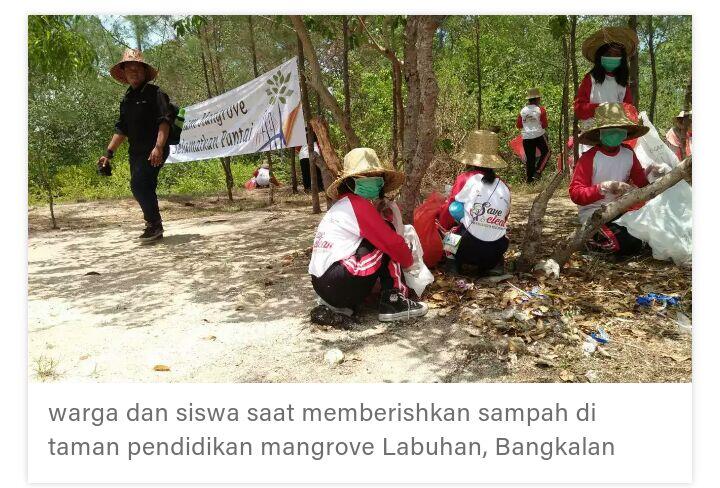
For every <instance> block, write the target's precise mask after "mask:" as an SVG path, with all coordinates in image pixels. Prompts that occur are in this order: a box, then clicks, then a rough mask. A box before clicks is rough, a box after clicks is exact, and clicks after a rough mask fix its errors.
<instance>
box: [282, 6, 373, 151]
mask: <svg viewBox="0 0 720 488" xmlns="http://www.w3.org/2000/svg"><path fill="white" fill-rule="evenodd" d="M290 20H291V21H292V23H293V26H294V27H295V32H297V35H298V38H299V39H300V42H301V43H302V45H303V52H304V54H305V56H307V61H308V66H309V68H310V73H309V77H308V79H307V82H308V83H309V84H310V86H311V87H312V88H313V90H315V92H316V93H317V94H318V96H319V97H320V99H321V100H322V104H323V105H324V106H325V107H326V108H327V109H328V110H330V112H331V113H332V115H333V117H334V118H335V120H336V121H337V123H338V125H339V126H340V129H341V130H342V131H343V134H344V135H345V139H346V140H347V144H348V147H350V148H355V147H360V139H359V138H358V136H357V134H355V131H354V130H353V129H352V127H351V126H350V119H349V118H348V117H346V116H345V113H344V112H343V110H342V109H341V108H340V105H339V104H338V102H337V100H336V99H335V97H334V96H333V95H332V93H330V91H329V90H328V89H327V87H326V86H325V84H324V83H323V81H322V70H321V68H320V62H319V61H318V59H317V54H316V53H315V47H314V46H313V44H312V40H311V39H310V33H309V32H308V30H307V28H306V27H305V23H304V22H303V20H302V16H301V15H291V16H290Z"/></svg>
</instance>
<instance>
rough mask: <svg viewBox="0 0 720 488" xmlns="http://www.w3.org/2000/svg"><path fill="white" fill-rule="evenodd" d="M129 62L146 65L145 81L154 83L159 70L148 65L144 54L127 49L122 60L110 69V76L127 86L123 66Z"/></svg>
mask: <svg viewBox="0 0 720 488" xmlns="http://www.w3.org/2000/svg"><path fill="white" fill-rule="evenodd" d="M129 61H134V62H136V63H142V64H144V65H145V70H146V71H147V78H146V79H145V81H152V80H154V79H155V78H156V77H157V75H158V70H157V68H155V67H153V66H151V65H150V64H148V63H147V62H146V61H145V58H144V57H143V53H142V52H140V51H138V50H137V49H126V50H125V52H124V53H123V57H122V59H121V60H120V61H119V62H118V63H116V64H115V65H114V66H113V67H112V68H110V76H112V77H113V78H115V79H116V80H117V81H119V82H120V83H124V84H126V85H127V84H128V80H127V78H125V71H124V70H123V66H124V65H125V63H127V62H129Z"/></svg>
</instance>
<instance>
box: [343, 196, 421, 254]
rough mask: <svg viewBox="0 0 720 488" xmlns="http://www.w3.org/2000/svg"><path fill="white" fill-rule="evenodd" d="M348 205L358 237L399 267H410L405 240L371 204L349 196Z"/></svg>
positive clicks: (357, 197) (408, 252)
mask: <svg viewBox="0 0 720 488" xmlns="http://www.w3.org/2000/svg"><path fill="white" fill-rule="evenodd" d="M350 203H351V204H352V207H353V211H354V212H355V218H356V219H357V222H358V227H359V229H360V237H363V238H365V239H367V240H368V241H370V242H371V243H372V245H373V246H375V247H376V248H377V249H380V250H381V251H382V252H383V253H385V254H387V255H388V256H390V259H392V260H393V261H395V262H397V263H399V264H400V266H401V267H403V268H409V267H410V266H412V263H413V257H412V253H411V252H410V248H409V247H408V246H407V244H406V243H405V239H403V238H402V237H400V235H398V233H397V232H395V231H394V230H393V228H392V227H390V225H389V224H388V223H387V222H386V221H385V220H383V218H382V217H381V216H380V213H379V212H378V211H377V210H376V209H375V207H373V205H372V203H370V202H369V201H368V200H366V199H364V198H363V197H360V196H357V195H350Z"/></svg>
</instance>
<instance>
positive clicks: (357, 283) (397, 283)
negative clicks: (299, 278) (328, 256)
mask: <svg viewBox="0 0 720 488" xmlns="http://www.w3.org/2000/svg"><path fill="white" fill-rule="evenodd" d="M373 251H375V246H373V245H372V244H371V243H370V242H369V241H367V240H366V239H363V241H362V242H361V243H360V246H358V249H357V251H356V252H355V258H356V259H357V260H361V259H362V258H363V257H364V256H368V255H369V254H371V253H373ZM378 280H380V288H381V290H383V291H385V290H391V289H398V290H399V291H400V292H401V293H403V294H404V295H405V296H407V294H408V291H407V290H408V288H407V285H405V282H404V278H403V276H402V270H401V269H400V266H399V265H398V264H397V263H395V262H394V261H392V260H391V259H390V256H388V255H387V254H383V255H382V261H381V264H380V266H379V267H378V268H377V270H375V272H373V273H372V274H369V275H367V276H358V275H354V274H352V273H351V272H350V271H348V269H347V268H346V267H345V266H344V265H343V263H342V262H341V261H338V262H335V263H333V264H332V265H331V266H330V267H329V268H328V269H327V271H325V273H324V274H323V275H322V276H321V277H319V278H318V277H316V276H311V281H312V285H313V288H314V289H315V292H316V293H317V294H318V295H319V296H320V298H322V299H323V300H325V301H326V302H327V303H329V304H330V305H332V306H333V307H338V308H353V309H354V308H355V307H357V306H359V305H360V304H362V303H363V302H364V301H365V299H366V298H367V297H368V296H369V295H370V293H371V292H372V289H373V287H374V286H375V283H376V282H377V281H378Z"/></svg>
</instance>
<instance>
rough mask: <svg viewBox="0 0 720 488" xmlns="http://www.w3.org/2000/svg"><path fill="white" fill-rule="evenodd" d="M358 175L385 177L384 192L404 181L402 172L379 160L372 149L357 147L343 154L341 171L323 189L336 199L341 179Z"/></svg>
mask: <svg viewBox="0 0 720 488" xmlns="http://www.w3.org/2000/svg"><path fill="white" fill-rule="evenodd" d="M358 176H382V177H383V178H384V179H385V184H384V185H383V189H384V190H385V193H386V194H387V193H390V192H391V191H393V190H397V189H398V188H400V185H402V184H403V181H405V175H404V174H403V173H401V172H400V171H395V170H394V169H391V168H389V167H387V166H386V165H384V164H383V163H381V162H380V159H379V158H378V156H377V154H376V153H375V150H374V149H370V148H369V147H357V148H355V149H353V150H352V151H350V152H349V153H347V154H346V155H345V158H344V159H343V169H342V172H341V173H340V174H339V175H338V177H337V179H336V180H335V181H333V182H332V184H331V185H330V186H329V187H328V189H327V190H325V193H326V194H327V196H328V197H330V198H332V199H333V200H337V198H338V187H339V186H340V185H341V184H342V183H343V181H345V180H346V179H348V178H353V177H358Z"/></svg>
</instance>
